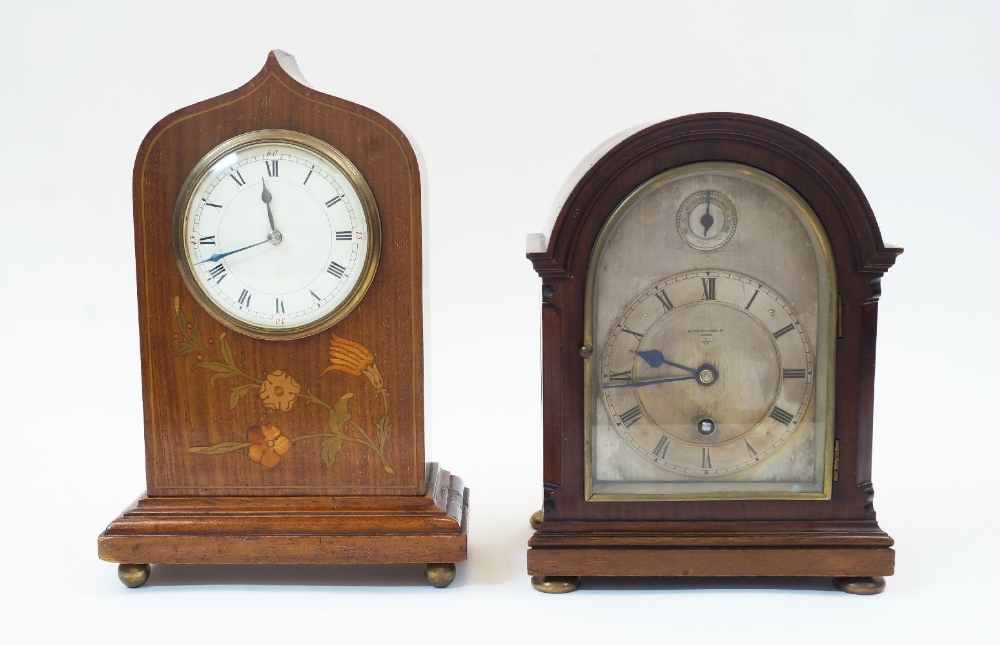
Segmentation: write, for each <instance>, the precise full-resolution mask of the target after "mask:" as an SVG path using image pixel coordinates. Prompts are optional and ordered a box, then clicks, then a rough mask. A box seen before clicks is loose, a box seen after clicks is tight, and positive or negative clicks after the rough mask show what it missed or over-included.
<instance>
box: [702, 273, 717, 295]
mask: <svg viewBox="0 0 1000 645" xmlns="http://www.w3.org/2000/svg"><path fill="white" fill-rule="evenodd" d="M701 292H702V296H701V299H702V300H715V278H702V279H701Z"/></svg>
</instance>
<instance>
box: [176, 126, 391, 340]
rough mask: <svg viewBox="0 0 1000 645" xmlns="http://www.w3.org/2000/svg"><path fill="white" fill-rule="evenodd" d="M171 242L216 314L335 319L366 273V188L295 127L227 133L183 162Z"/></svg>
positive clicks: (272, 322) (283, 328) (360, 290)
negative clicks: (190, 163)
mask: <svg viewBox="0 0 1000 645" xmlns="http://www.w3.org/2000/svg"><path fill="white" fill-rule="evenodd" d="M182 194H183V196H182V199H181V200H180V202H179V203H178V210H177V216H176V219H177V227H176V229H175V230H176V237H175V242H176V245H177V247H178V248H177V253H178V260H179V262H180V265H181V268H182V272H183V273H184V277H185V280H186V282H187V283H188V286H189V287H191V290H192V293H193V294H194V295H195V297H196V298H197V299H198V300H199V301H200V302H201V304H202V305H204V306H205V307H206V309H207V310H208V311H209V312H210V313H211V314H212V315H213V316H215V317H216V318H217V319H218V320H219V321H220V322H222V323H224V324H226V325H227V326H229V327H232V328H234V329H236V330H238V331H241V332H244V333H247V334H250V335H253V336H258V337H262V338H279V339H284V338H296V337H301V336H304V335H308V334H311V333H315V332H317V331H320V330H321V329H324V328H326V327H329V326H330V325H332V324H334V323H335V322H337V321H338V320H340V319H342V318H343V317H344V316H345V315H347V313H349V312H350V310H351V309H352V308H353V307H354V306H355V305H356V304H357V302H358V301H359V300H360V298H361V296H363V295H364V292H365V290H366V289H367V287H368V285H369V284H370V282H371V279H372V276H373V275H374V272H375V267H376V264H377V260H378V250H379V249H378V247H379V241H380V229H379V221H378V214H377V211H376V209H375V203H374V199H373V197H372V195H371V192H370V190H369V189H368V186H367V184H366V183H365V182H364V179H363V178H362V177H361V175H360V173H359V172H358V171H357V169H356V168H354V166H353V165H352V164H351V163H350V161H348V160H347V159H346V157H344V156H343V155H342V154H340V153H339V152H338V151H337V150H335V149H334V148H332V147H330V146H328V145H327V144H325V143H323V142H321V141H319V140H317V139H314V138H312V137H308V136H306V135H302V134H299V133H295V132H290V131H283V130H263V131H258V132H252V133H249V134H246V135H242V136H240V137H237V138H236V139H233V140H231V141H228V142H226V143H224V144H222V145H221V146H219V147H218V148H216V149H215V150H213V151H212V152H211V153H209V155H207V156H206V157H205V159H204V160H203V161H202V163H200V164H199V166H198V168H196V169H195V171H194V172H193V173H192V175H191V177H190V178H189V180H188V184H187V185H186V187H185V190H184V191H183V193H182Z"/></svg>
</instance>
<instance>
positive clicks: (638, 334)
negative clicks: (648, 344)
mask: <svg viewBox="0 0 1000 645" xmlns="http://www.w3.org/2000/svg"><path fill="white" fill-rule="evenodd" d="M622 331H623V332H625V333H626V334H632V335H633V336H635V337H636V338H638V339H639V340H642V334H640V333H639V332H637V331H632V330H631V329H629V328H628V327H626V326H624V325H622Z"/></svg>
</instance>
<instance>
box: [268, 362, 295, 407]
mask: <svg viewBox="0 0 1000 645" xmlns="http://www.w3.org/2000/svg"><path fill="white" fill-rule="evenodd" d="M300 390H301V388H300V387H299V384H298V383H296V382H295V379H293V378H292V377H291V376H289V375H288V373H287V372H285V370H274V371H273V372H271V373H270V374H268V375H267V376H265V377H264V380H263V381H261V383H260V390H259V394H260V400H261V401H263V402H264V407H265V408H271V409H272V410H281V411H282V412H288V411H289V410H291V409H292V404H293V403H295V395H296V394H298V393H299V391H300Z"/></svg>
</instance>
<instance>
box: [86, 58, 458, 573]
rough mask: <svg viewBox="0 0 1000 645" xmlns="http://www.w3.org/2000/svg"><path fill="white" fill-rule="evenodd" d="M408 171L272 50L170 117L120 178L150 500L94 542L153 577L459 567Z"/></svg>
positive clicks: (454, 503) (417, 188) (407, 163)
mask: <svg viewBox="0 0 1000 645" xmlns="http://www.w3.org/2000/svg"><path fill="white" fill-rule="evenodd" d="M421 187H422V183H421V174H420V166H419V163H418V161H417V155H416V153H415V151H414V149H413V147H412V146H411V145H410V143H409V141H408V140H407V138H406V136H405V135H404V134H403V133H402V131H400V129H399V128H398V127H397V126H396V125H394V124H393V123H392V122H391V121H389V120H388V119H386V118H385V117H383V116H382V115H381V114H378V113H377V112H374V111H373V110H370V109H368V108H366V107H362V106H360V105H355V104H353V103H350V102H348V101H345V100H342V99H339V98H335V97H333V96H329V95H327V94H323V93H321V92H318V91H316V90H314V89H312V88H311V87H310V86H309V85H308V84H307V83H306V82H305V81H304V80H303V79H302V78H301V76H300V74H299V71H298V67H297V66H296V64H295V60H294V58H292V57H291V56H289V55H288V54H285V53H283V52H280V51H274V52H271V54H270V55H269V56H268V58H267V62H266V63H265V65H264V68H263V69H261V71H260V72H259V73H258V74H257V75H256V76H255V77H254V78H253V79H251V80H250V81H249V82H248V83H247V84H246V85H244V86H243V87H240V88H239V89H236V90H233V91H232V92H229V93H228V94H224V95H222V96H219V97H216V98H213V99H209V100H207V101H203V102H201V103H197V104H195V105H192V106H189V107H186V108H183V109H181V110H178V111H177V112H174V113H173V114H170V115H169V116H167V117H165V118H164V119H162V120H161V121H160V122H159V123H157V124H156V125H155V126H153V128H152V130H150V131H149V134H147V135H146V138H145V140H144V141H143V142H142V145H141V146H140V148H139V152H138V154H137V156H136V161H135V171H134V175H133V200H134V219H135V249H136V271H137V278H138V298H139V335H140V342H141V358H142V392H143V411H144V421H145V424H144V426H145V427H144V430H145V442H146V492H145V494H144V495H142V496H141V497H139V499H138V500H137V501H135V502H134V503H133V504H132V505H131V506H129V507H128V508H127V509H126V510H125V511H124V512H123V513H122V515H121V516H120V517H118V518H117V519H115V520H114V521H113V522H111V524H110V526H108V528H107V530H105V531H104V533H102V534H101V536H100V537H99V538H98V553H99V555H100V557H101V558H102V559H103V560H108V561H110V562H117V563H119V569H118V572H119V577H120V578H121V580H122V582H124V583H125V584H126V585H128V586H130V587H137V586H140V585H142V584H143V583H144V582H145V581H146V579H147V577H148V576H149V572H150V567H149V565H150V563H179V564H202V563H205V564H228V563H234V564H237V563H242V564H256V563H261V564H339V563H352V564H353V563H360V564H381V563H419V564H424V565H425V573H426V576H427V580H428V582H430V583H431V584H433V585H434V586H437V587H444V586H447V585H448V584H449V583H450V582H451V581H452V580H453V579H454V577H455V563H456V562H462V561H465V559H466V544H467V533H468V489H466V488H465V487H464V486H463V484H462V480H461V479H459V478H458V477H456V476H454V475H452V474H451V473H449V472H448V471H446V470H443V469H441V468H440V467H439V466H438V464H436V463H425V462H424V414H423V412H424V407H423V406H424V371H423V359H424V348H423V309H422V292H423V283H422V275H423V263H422V254H421V239H422V226H421V199H422V196H421Z"/></svg>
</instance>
